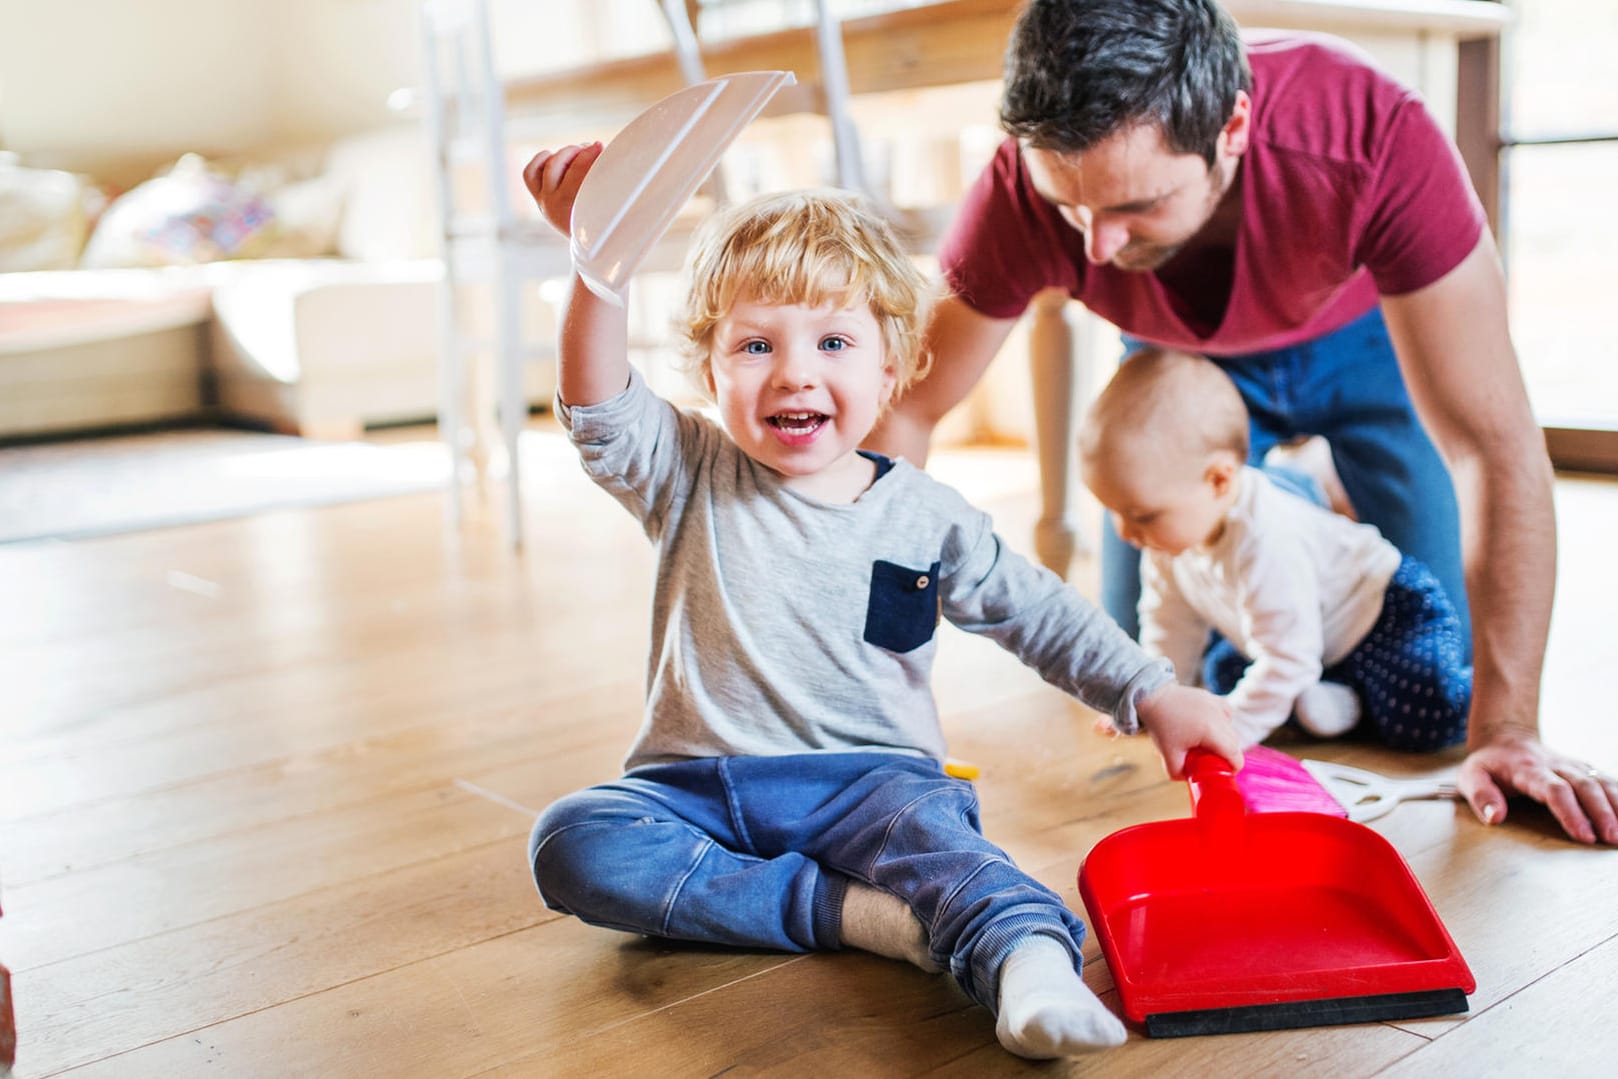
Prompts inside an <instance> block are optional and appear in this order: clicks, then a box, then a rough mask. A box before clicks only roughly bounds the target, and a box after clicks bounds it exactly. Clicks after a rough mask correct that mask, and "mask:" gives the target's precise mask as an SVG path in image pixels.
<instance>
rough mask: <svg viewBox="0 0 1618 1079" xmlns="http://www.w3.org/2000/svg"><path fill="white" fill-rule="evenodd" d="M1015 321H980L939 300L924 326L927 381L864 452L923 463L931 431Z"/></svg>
mask: <svg viewBox="0 0 1618 1079" xmlns="http://www.w3.org/2000/svg"><path fill="white" fill-rule="evenodd" d="M1016 324H1017V320H1016V319H1014V318H1007V319H999V318H990V317H989V316H987V315H980V314H979V313H978V312H976V311H974V310H973V309H972V308H971V307H970V306H968V305H967V303H966V301H964V300H962V299H960V298H958V297H954V296H951V297H948V298H946V299H943V300H940V301H939V303H938V305H937V306H936V307H935V308H934V309H933V314H932V317H931V318H930V319H929V320H928V323H927V339H926V348H927V351H928V354H929V355H931V357H932V367H931V369H930V370H929V371H928V372H927V377H926V378H924V379H922V380H921V381H920V382H917V383H916V384H915V385H913V386H911V387H910V388H909V389H908V390H906V391H905V394H904V396H903V397H902V398H900V400H899V401H898V402H897V403H895V404H894V406H893V408H891V409H889V410H888V413H887V415H886V416H884V417H883V418H882V421H881V422H880V423H879V424H877V427H876V430H874V431H872V432H871V435H870V437H869V438H867V439H866V440H865V444H866V447H867V448H869V449H872V450H876V451H877V452H879V453H884V454H887V455H888V456H890V457H903V458H905V459H906V460H908V461H910V462H911V463H912V464H915V465H918V466H920V465H925V464H926V463H927V450H928V445H929V443H930V441H931V439H932V435H933V428H934V427H936V426H937V425H938V421H939V420H940V419H942V418H943V417H944V413H946V412H948V411H949V410H950V409H952V408H954V407H955V406H956V405H957V404H959V403H960V402H961V401H962V400H963V399H964V398H965V397H966V395H967V394H968V393H970V392H971V390H972V387H973V386H975V385H976V384H977V381H978V379H980V378H982V377H983V372H984V371H985V370H986V369H987V368H988V366H989V363H990V361H992V360H993V359H994V357H995V354H996V353H997V352H999V351H1000V346H1001V345H1003V344H1004V343H1005V340H1006V337H1007V336H1008V335H1009V334H1010V333H1011V328H1012V327H1013V326H1015V325H1016Z"/></svg>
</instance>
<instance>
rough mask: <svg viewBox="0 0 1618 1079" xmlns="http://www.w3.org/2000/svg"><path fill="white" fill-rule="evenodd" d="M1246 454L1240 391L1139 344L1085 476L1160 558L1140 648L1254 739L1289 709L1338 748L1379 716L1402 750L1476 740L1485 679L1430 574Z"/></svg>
mask: <svg viewBox="0 0 1618 1079" xmlns="http://www.w3.org/2000/svg"><path fill="white" fill-rule="evenodd" d="M1247 453H1248V416H1247V412H1246V409H1245V407H1244V406H1243V404H1242V399H1241V396H1240V395H1239V394H1238V392H1237V390H1236V387H1235V385H1234V384H1232V382H1231V381H1230V379H1229V378H1228V377H1227V376H1226V375H1225V374H1224V372H1222V371H1221V370H1220V369H1219V368H1218V367H1217V366H1215V365H1214V364H1213V363H1212V362H1210V361H1209V360H1206V359H1203V358H1202V357H1199V356H1192V355H1187V354H1186V353H1182V352H1172V351H1166V350H1161V349H1146V350H1144V351H1141V352H1138V353H1136V354H1135V355H1133V356H1131V357H1130V358H1129V359H1128V360H1126V361H1125V362H1124V363H1123V365H1122V366H1120V367H1119V369H1118V373H1117V374H1116V375H1115V376H1114V377H1113V379H1112V381H1111V382H1110V383H1109V384H1108V385H1107V387H1106V389H1105V390H1103V391H1102V393H1101V394H1100V396H1099V397H1097V398H1096V400H1095V402H1094V403H1093V404H1092V405H1091V406H1090V409H1089V411H1088V414H1087V415H1086V417H1085V420H1084V424H1083V427H1082V428H1081V434H1080V436H1079V463H1080V467H1081V469H1082V472H1083V475H1084V482H1085V484H1086V485H1087V486H1088V487H1089V488H1090V490H1091V491H1093V492H1094V493H1095V496H1096V498H1097V499H1098V500H1099V501H1100V502H1101V504H1102V505H1104V506H1105V507H1106V508H1107V509H1108V510H1110V511H1111V512H1112V515H1113V520H1114V522H1115V524H1116V526H1117V529H1118V534H1119V535H1120V536H1121V537H1122V538H1123V539H1124V540H1126V541H1128V542H1129V543H1132V544H1134V545H1136V546H1137V547H1141V548H1144V550H1145V554H1144V556H1143V557H1142V560H1141V599H1140V641H1141V645H1142V647H1144V648H1145V649H1146V651H1147V652H1148V653H1149V654H1151V655H1154V656H1163V657H1165V658H1167V659H1169V660H1170V661H1171V662H1173V664H1174V668H1175V671H1176V672H1177V673H1178V675H1179V677H1180V679H1181V680H1182V681H1184V682H1187V683H1195V682H1196V681H1197V679H1198V677H1199V675H1200V677H1201V680H1202V683H1203V684H1204V685H1205V686H1207V687H1208V688H1209V689H1211V690H1213V691H1214V692H1215V693H1219V694H1221V695H1223V696H1224V697H1225V699H1226V700H1227V701H1228V702H1229V703H1230V705H1231V714H1232V717H1233V719H1234V720H1235V724H1236V729H1237V732H1238V734H1239V735H1240V736H1241V739H1242V744H1243V745H1252V744H1255V743H1257V742H1260V741H1262V740H1263V739H1264V738H1265V737H1267V736H1268V735H1269V734H1270V733H1271V732H1272V731H1274V730H1275V729H1276V728H1277V727H1279V726H1281V725H1282V724H1283V723H1285V722H1286V721H1287V719H1288V718H1289V717H1291V716H1295V717H1296V718H1297V721H1298V724H1299V726H1301V727H1303V728H1304V729H1305V730H1307V731H1309V732H1310V733H1312V734H1315V735H1317V736H1319V737H1323V738H1330V737H1335V736H1337V735H1341V734H1343V733H1345V732H1347V731H1348V730H1350V729H1352V728H1353V727H1355V726H1356V725H1357V724H1358V723H1359V722H1360V720H1361V717H1362V715H1369V717H1370V720H1371V722H1372V724H1373V725H1374V727H1375V732H1376V734H1377V736H1378V737H1379V738H1380V739H1381V740H1382V741H1383V742H1385V743H1387V744H1388V745H1390V746H1394V747H1397V748H1402V749H1438V748H1441V747H1444V746H1449V745H1454V744H1456V743H1459V742H1461V741H1463V740H1464V738H1465V735H1466V716H1467V709H1468V707H1469V706H1470V704H1471V698H1472V669H1471V667H1470V666H1468V665H1467V663H1466V660H1465V644H1464V638H1463V634H1462V630H1461V624H1460V621H1459V618H1458V617H1457V615H1456V612H1455V609H1454V606H1453V605H1452V604H1451V602H1450V600H1449V598H1448V597H1447V596H1446V595H1445V594H1444V591H1443V588H1442V587H1441V586H1440V585H1439V583H1438V581H1437V580H1436V579H1435V578H1434V576H1433V574H1432V573H1431V571H1429V570H1428V569H1427V567H1426V566H1424V565H1422V564H1421V563H1420V562H1418V561H1416V560H1415V559H1412V558H1408V557H1403V556H1401V554H1400V552H1399V551H1398V550H1397V549H1396V548H1394V546H1393V545H1392V544H1390V543H1388V542H1387V541H1386V540H1385V539H1383V538H1382V536H1381V534H1380V533H1378V532H1377V530H1376V529H1375V528H1373V527H1372V526H1370V525H1365V524H1357V523H1355V522H1353V521H1351V520H1349V519H1348V518H1346V517H1342V516H1339V515H1337V514H1334V513H1331V512H1330V511H1328V510H1325V509H1323V508H1321V507H1319V506H1317V505H1315V504H1314V503H1312V502H1310V501H1308V500H1307V499H1305V498H1302V497H1300V496H1299V495H1296V494H1293V493H1291V492H1289V491H1286V490H1284V489H1282V488H1281V487H1278V486H1276V485H1275V484H1274V483H1273V482H1272V481H1271V480H1270V478H1269V477H1268V476H1266V474H1265V473H1263V472H1261V471H1260V470H1258V469H1257V468H1253V467H1251V466H1249V465H1247V464H1245V462H1246V460H1247ZM1210 629H1211V630H1216V631H1217V632H1218V633H1219V634H1220V635H1221V637H1222V640H1219V641H1216V643H1215V644H1214V646H1213V647H1211V648H1207V646H1208V638H1209V631H1210ZM1205 648H1207V653H1206V655H1205V654H1204V649H1205Z"/></svg>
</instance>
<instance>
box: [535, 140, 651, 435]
mask: <svg viewBox="0 0 1618 1079" xmlns="http://www.w3.org/2000/svg"><path fill="white" fill-rule="evenodd" d="M600 156H601V144H600V143H599V142H596V143H591V144H590V145H588V146H564V147H563V148H562V149H560V150H541V151H540V152H539V153H537V154H535V155H534V157H533V159H532V160H530V161H529V162H528V164H527V165H526V166H524V168H523V170H522V178H523V183H524V185H526V186H527V188H528V193H529V194H530V195H532V196H533V198H534V202H535V203H536V204H537V205H538V206H539V210H540V213H542V214H543V215H544V216H545V220H546V221H547V222H549V223H550V225H551V227H552V228H554V229H556V230H557V231H558V232H560V233H561V234H562V235H564V236H568V235H570V233H571V226H572V221H573V202H574V200H575V199H576V198H578V194H579V185H580V184H582V183H583V182H584V177H585V176H586V174H588V173H589V171H590V167H591V166H592V165H594V164H595V162H596V159H597V158H598V157H600ZM556 381H557V392H558V393H559V394H560V396H561V398H562V400H563V402H565V403H566V404H568V405H594V404H599V403H600V402H602V401H605V400H607V399H609V398H611V397H615V396H617V395H618V394H620V393H622V392H623V390H624V387H625V386H627V385H629V331H628V315H627V314H626V313H625V310H624V308H623V307H621V306H618V305H615V304H611V303H608V302H607V301H606V300H603V299H601V297H599V296H597V295H596V294H595V293H593V292H591V291H590V290H589V288H587V287H586V286H585V284H584V282H583V281H582V280H581V279H580V278H579V275H578V274H577V273H575V274H574V275H573V280H572V282H571V283H570V287H569V289H568V295H567V299H566V300H565V301H563V304H562V332H561V340H560V341H559V342H558V349H557V360H556Z"/></svg>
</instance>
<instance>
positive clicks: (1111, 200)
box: [1022, 93, 1249, 272]
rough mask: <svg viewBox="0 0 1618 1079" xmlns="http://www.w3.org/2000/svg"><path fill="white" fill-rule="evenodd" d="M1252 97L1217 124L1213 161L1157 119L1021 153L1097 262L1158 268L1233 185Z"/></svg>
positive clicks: (1240, 98)
mask: <svg viewBox="0 0 1618 1079" xmlns="http://www.w3.org/2000/svg"><path fill="white" fill-rule="evenodd" d="M1248 110H1249V105H1248V100H1247V95H1246V94H1245V93H1241V94H1238V95H1237V103H1236V110H1235V112H1234V113H1233V114H1232V116H1231V119H1230V121H1229V123H1227V124H1226V125H1225V129H1224V130H1223V131H1222V132H1220V135H1219V140H1218V145H1217V147H1216V150H1215V154H1214V163H1213V165H1212V166H1211V167H1210V166H1209V165H1208V163H1207V162H1206V161H1204V160H1203V158H1202V157H1201V156H1200V155H1198V154H1189V153H1175V152H1174V151H1172V150H1170V149H1169V147H1168V145H1167V144H1166V142H1165V141H1164V138H1163V132H1162V129H1161V128H1159V127H1157V126H1156V125H1155V124H1139V125H1135V126H1133V127H1128V128H1124V129H1122V130H1120V131H1118V132H1116V133H1114V134H1113V135H1110V136H1108V137H1107V138H1105V139H1102V140H1101V141H1100V142H1098V143H1096V144H1095V145H1094V146H1091V147H1090V148H1088V149H1086V150H1083V151H1079V152H1072V153H1064V152H1060V151H1056V150H1037V149H1034V148H1032V147H1027V146H1025V147H1024V148H1023V151H1022V156H1023V161H1024V162H1025V163H1026V164H1027V166H1028V175H1029V177H1030V179H1032V180H1033V183H1034V188H1035V190H1036V191H1038V192H1039V194H1040V197H1041V198H1043V199H1044V200H1045V201H1046V202H1049V203H1050V204H1052V205H1053V206H1055V207H1056V208H1057V209H1058V210H1059V211H1060V212H1061V214H1062V217H1063V218H1064V219H1065V220H1066V221H1067V223H1068V224H1069V225H1071V226H1073V227H1074V228H1075V229H1077V230H1078V231H1080V232H1082V233H1083V234H1084V253H1085V257H1087V258H1088V259H1089V260H1090V261H1091V262H1092V263H1095V264H1096V265H1102V264H1111V265H1112V266H1115V267H1117V268H1118V269H1120V270H1130V271H1134V272H1142V271H1146V270H1155V269H1157V268H1158V267H1160V266H1162V265H1163V264H1164V263H1166V262H1168V261H1169V260H1170V259H1172V258H1173V257H1174V256H1175V255H1176V254H1178V253H1179V251H1180V249H1181V248H1183V247H1184V246H1185V245H1186V243H1187V242H1188V241H1190V240H1191V238H1192V237H1193V236H1195V235H1196V234H1197V233H1198V232H1199V231H1201V229H1202V227H1203V226H1204V225H1206V224H1207V223H1208V221H1209V220H1210V219H1211V218H1212V217H1213V216H1214V212H1215V210H1217V209H1218V208H1219V204H1220V200H1221V199H1222V198H1224V196H1225V194H1226V193H1227V192H1228V191H1230V190H1231V187H1232V184H1233V183H1234V181H1235V177H1236V168H1237V165H1238V164H1239V163H1240V160H1241V155H1242V153H1243V152H1244V151H1245V150H1246V147H1247V118H1248Z"/></svg>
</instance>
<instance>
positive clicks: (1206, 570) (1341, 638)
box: [1140, 468, 1400, 744]
mask: <svg viewBox="0 0 1618 1079" xmlns="http://www.w3.org/2000/svg"><path fill="white" fill-rule="evenodd" d="M1236 482H1237V494H1236V501H1235V502H1234V503H1233V504H1232V505H1231V507H1230V510H1229V511H1228V512H1227V513H1226V515H1225V522H1224V523H1225V527H1224V529H1223V530H1222V531H1221V532H1220V534H1219V537H1218V538H1217V539H1216V540H1215V541H1214V542H1213V543H1211V544H1208V545H1205V546H1198V547H1193V548H1191V549H1189V550H1187V551H1184V552H1182V553H1181V554H1179V555H1176V556H1170V555H1166V554H1162V553H1160V552H1156V551H1148V552H1147V553H1146V556H1145V557H1144V558H1142V559H1141V598H1140V642H1141V644H1142V646H1144V647H1145V649H1146V651H1147V652H1148V653H1150V654H1152V655H1154V656H1162V657H1165V658H1167V659H1168V660H1169V661H1170V662H1172V663H1173V664H1174V670H1175V673H1176V675H1177V676H1178V677H1179V679H1180V680H1181V681H1182V682H1186V683H1194V682H1196V681H1197V678H1198V675H1199V673H1200V667H1201V657H1202V651H1203V648H1204V646H1205V645H1206V643H1207V638H1208V631H1209V629H1216V630H1218V631H1219V632H1220V633H1221V634H1222V635H1224V637H1225V638H1226V639H1227V640H1229V641H1230V642H1231V643H1232V644H1234V645H1235V646H1236V647H1237V648H1238V649H1240V650H1241V652H1242V653H1243V654H1244V655H1246V656H1248V657H1249V658H1250V659H1252V661H1253V664H1252V666H1250V667H1249V668H1248V669H1247V672H1246V674H1244V675H1243V676H1242V678H1241V680H1240V681H1239V682H1238V683H1237V684H1236V687H1235V689H1233V690H1232V691H1231V693H1230V695H1229V697H1228V698H1227V699H1228V700H1229V702H1230V705H1231V711H1232V717H1233V719H1234V720H1235V723H1236V730H1237V732H1238V734H1240V735H1241V737H1242V738H1243V740H1244V742H1246V743H1247V744H1253V743H1256V742H1258V741H1261V740H1262V739H1263V738H1264V737H1265V736H1266V735H1267V734H1269V733H1270V732H1271V731H1273V730H1275V729H1276V728H1277V727H1279V726H1280V725H1281V724H1282V723H1285V722H1286V720H1287V717H1288V716H1289V715H1291V714H1292V705H1293V702H1294V701H1296V700H1297V699H1298V694H1300V693H1302V692H1303V691H1304V690H1305V689H1308V688H1309V687H1310V686H1312V685H1314V684H1315V683H1316V682H1318V681H1319V680H1320V674H1321V671H1322V670H1323V669H1324V668H1325V667H1329V666H1331V665H1332V664H1334V663H1336V662H1338V661H1339V660H1341V659H1342V658H1343V657H1344V656H1346V655H1348V653H1349V652H1350V651H1352V650H1353V648H1354V646H1355V645H1357V644H1359V642H1360V641H1361V640H1363V639H1364V638H1365V635H1366V634H1367V633H1369V632H1370V631H1371V627H1372V626H1374V625H1375V624H1376V620H1377V617H1378V616H1379V615H1380V614H1381V613H1382V599H1383V594H1384V593H1385V592H1386V590H1387V586H1388V581H1389V580H1391V579H1392V577H1393V574H1394V571H1396V570H1397V569H1398V568H1399V561H1400V554H1399V550H1398V548H1396V547H1394V546H1393V544H1391V543H1389V542H1388V541H1387V540H1385V539H1383V538H1382V534H1381V533H1380V532H1378V531H1377V530H1376V529H1375V528H1374V527H1373V526H1371V525H1367V524H1359V523H1356V522H1354V521H1350V520H1349V519H1348V518H1346V517H1343V516H1340V515H1338V514H1335V513H1332V512H1331V511H1329V510H1326V509H1322V508H1321V507H1319V506H1317V505H1315V504H1314V503H1312V502H1310V501H1308V500H1307V499H1304V498H1300V497H1298V496H1297V495H1294V494H1291V493H1290V492H1287V491H1285V490H1282V489H1281V488H1279V487H1277V486H1276V485H1275V484H1273V483H1272V482H1270V479H1269V477H1268V476H1266V475H1265V474H1264V473H1263V472H1261V471H1259V470H1258V469H1256V468H1243V469H1242V471H1241V472H1240V473H1239V475H1238V476H1237V481H1236Z"/></svg>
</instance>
